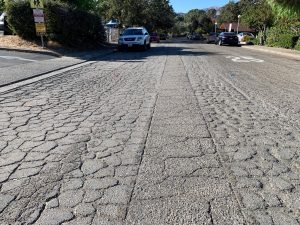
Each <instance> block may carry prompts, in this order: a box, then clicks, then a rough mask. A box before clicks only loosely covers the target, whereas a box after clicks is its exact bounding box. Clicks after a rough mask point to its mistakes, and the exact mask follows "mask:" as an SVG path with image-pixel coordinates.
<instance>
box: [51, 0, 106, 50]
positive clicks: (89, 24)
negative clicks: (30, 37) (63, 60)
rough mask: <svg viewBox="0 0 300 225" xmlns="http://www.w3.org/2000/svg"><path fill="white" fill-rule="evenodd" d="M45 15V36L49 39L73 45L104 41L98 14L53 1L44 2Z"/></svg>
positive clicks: (82, 45) (79, 45)
mask: <svg viewBox="0 0 300 225" xmlns="http://www.w3.org/2000/svg"><path fill="white" fill-rule="evenodd" d="M45 15H46V18H47V19H46V27H47V37H48V38H49V39H51V40H55V41H58V42H60V43H63V44H66V45H70V46H75V47H84V46H89V45H90V46H92V45H95V44H96V43H101V42H103V41H105V37H106V36H105V31H104V27H103V25H102V22H101V18H100V17H99V16H96V15H94V14H91V13H88V12H85V11H82V10H78V9H74V8H72V7H70V6H68V5H66V4H61V3H57V2H53V1H50V2H48V3H47V4H46V7H45Z"/></svg>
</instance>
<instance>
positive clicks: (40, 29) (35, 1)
mask: <svg viewBox="0 0 300 225" xmlns="http://www.w3.org/2000/svg"><path fill="white" fill-rule="evenodd" d="M30 6H31V8H32V11H33V17H34V22H35V30H36V34H37V35H38V36H41V41H42V48H44V47H45V46H44V35H45V34H46V26H45V17H44V11H43V9H44V4H43V2H42V1H41V0H30Z"/></svg>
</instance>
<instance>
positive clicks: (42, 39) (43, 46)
mask: <svg viewBox="0 0 300 225" xmlns="http://www.w3.org/2000/svg"><path fill="white" fill-rule="evenodd" d="M41 41H42V48H45V45H44V37H43V35H42V34H41Z"/></svg>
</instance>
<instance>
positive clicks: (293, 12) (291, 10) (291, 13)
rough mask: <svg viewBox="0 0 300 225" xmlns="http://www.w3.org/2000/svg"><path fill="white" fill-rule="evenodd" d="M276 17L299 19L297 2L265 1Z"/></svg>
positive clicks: (299, 13)
mask: <svg viewBox="0 0 300 225" xmlns="http://www.w3.org/2000/svg"><path fill="white" fill-rule="evenodd" d="M267 1H268V3H269V4H270V6H271V7H272V9H273V10H274V12H275V13H276V15H277V16H278V17H285V18H291V17H293V18H299V17H300V2H299V0H267Z"/></svg>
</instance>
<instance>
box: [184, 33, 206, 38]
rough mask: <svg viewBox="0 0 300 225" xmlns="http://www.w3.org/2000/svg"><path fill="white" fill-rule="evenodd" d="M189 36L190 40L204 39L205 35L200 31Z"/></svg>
mask: <svg viewBox="0 0 300 225" xmlns="http://www.w3.org/2000/svg"><path fill="white" fill-rule="evenodd" d="M187 38H188V39H190V40H204V37H203V36H202V34H198V33H192V34H188V35H187Z"/></svg>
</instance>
